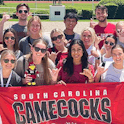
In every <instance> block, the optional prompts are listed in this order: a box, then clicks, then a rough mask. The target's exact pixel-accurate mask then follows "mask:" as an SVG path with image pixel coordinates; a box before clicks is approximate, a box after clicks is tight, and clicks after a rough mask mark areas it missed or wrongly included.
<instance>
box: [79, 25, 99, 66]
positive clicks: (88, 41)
mask: <svg viewBox="0 0 124 124" xmlns="http://www.w3.org/2000/svg"><path fill="white" fill-rule="evenodd" d="M81 40H82V41H83V43H84V46H85V48H86V51H87V53H88V62H89V63H90V64H92V65H93V66H94V67H95V61H96V60H99V59H100V53H99V51H98V50H96V48H95V47H94V44H95V43H96V42H98V41H97V40H98V39H97V37H96V34H95V31H94V29H93V28H90V27H87V28H85V29H84V30H83V31H82V32H81ZM92 51H96V52H97V54H98V56H93V55H92Z"/></svg>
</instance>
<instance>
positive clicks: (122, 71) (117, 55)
mask: <svg viewBox="0 0 124 124" xmlns="http://www.w3.org/2000/svg"><path fill="white" fill-rule="evenodd" d="M111 54H112V58H113V62H106V63H105V65H104V67H102V66H98V67H97V73H96V76H95V82H124V48H123V47H122V46H120V45H118V44H117V45H116V46H114V47H113V48H112V50H111Z"/></svg>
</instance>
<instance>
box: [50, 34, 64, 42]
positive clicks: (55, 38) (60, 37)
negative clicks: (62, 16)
mask: <svg viewBox="0 0 124 124" xmlns="http://www.w3.org/2000/svg"><path fill="white" fill-rule="evenodd" d="M62 37H63V35H62V34H61V35H58V36H57V37H52V38H51V39H52V41H55V40H57V38H58V39H62Z"/></svg>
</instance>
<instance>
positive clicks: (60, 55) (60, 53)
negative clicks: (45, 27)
mask: <svg viewBox="0 0 124 124" xmlns="http://www.w3.org/2000/svg"><path fill="white" fill-rule="evenodd" d="M50 37H51V40H52V43H53V46H54V47H52V48H49V49H48V51H49V58H50V59H51V60H52V61H53V62H54V63H55V64H56V65H57V63H58V62H59V61H62V60H63V59H65V58H66V57H67V55H68V50H67V48H66V47H65V45H64V41H65V35H64V33H63V31H62V30H60V29H57V28H56V29H53V30H52V31H51V33H50Z"/></svg>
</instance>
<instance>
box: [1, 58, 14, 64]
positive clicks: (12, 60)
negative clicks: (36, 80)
mask: <svg viewBox="0 0 124 124" xmlns="http://www.w3.org/2000/svg"><path fill="white" fill-rule="evenodd" d="M3 61H4V62H5V63H9V61H10V62H11V63H12V64H14V63H15V60H14V59H11V60H9V59H4V60H3Z"/></svg>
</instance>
